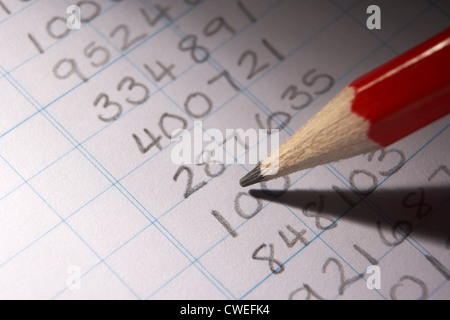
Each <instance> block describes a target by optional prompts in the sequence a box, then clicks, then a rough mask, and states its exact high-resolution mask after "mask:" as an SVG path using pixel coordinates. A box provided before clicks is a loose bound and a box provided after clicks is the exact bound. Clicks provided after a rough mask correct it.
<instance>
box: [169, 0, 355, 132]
mask: <svg viewBox="0 0 450 320" xmlns="http://www.w3.org/2000/svg"><path fill="white" fill-rule="evenodd" d="M360 1H361V0H358V1H356V2H355V3H354V4H353V5H355V4H356V3H357V2H360ZM344 13H345V12H341V13H339V14H338V15H336V17H334V18H333V19H331V20H330V21H329V22H328V23H327V24H325V26H323V27H322V28H320V29H319V30H318V31H316V32H315V33H314V34H312V35H311V36H310V37H308V39H306V40H305V41H303V42H302V43H301V44H300V45H299V46H298V47H297V48H296V49H294V50H293V51H292V52H290V53H289V54H288V55H287V56H286V57H285V58H284V59H283V60H282V61H279V62H277V63H275V64H274V65H273V66H272V67H269V68H268V69H267V70H266V71H265V72H263V73H262V74H261V75H260V76H259V77H257V78H256V79H255V80H253V82H251V84H250V85H248V86H244V85H242V83H240V82H239V81H238V80H237V79H235V78H234V77H233V76H231V75H230V78H231V79H232V80H233V82H234V83H236V84H237V85H238V86H239V87H240V88H241V91H239V92H238V94H237V95H239V94H241V93H242V94H243V95H244V96H245V97H246V98H247V99H249V100H250V102H252V103H253V104H254V105H255V106H256V107H258V109H260V110H261V111H262V112H264V113H265V114H266V115H267V116H269V115H270V114H271V113H272V111H271V110H270V108H269V107H267V106H265V105H264V104H263V103H262V102H261V101H260V100H258V99H257V98H256V97H255V96H254V95H253V94H252V93H251V92H250V91H249V90H248V88H250V87H251V86H252V85H253V84H255V83H256V82H258V81H259V80H260V79H262V78H263V77H265V76H266V75H267V74H268V73H270V72H271V71H273V70H274V69H276V67H278V66H279V65H280V64H281V63H282V62H284V61H286V60H288V59H289V58H290V57H292V56H293V55H294V54H295V53H296V52H297V51H299V50H300V49H301V48H303V47H304V46H306V45H307V44H308V43H309V42H310V41H312V40H313V39H314V38H315V37H317V36H318V35H319V34H320V33H322V32H323V31H325V30H326V29H328V28H329V27H330V26H331V25H333V24H334V23H335V22H336V21H337V20H339V19H340V18H341V17H343V16H344ZM171 29H172V30H173V32H174V33H175V34H176V35H177V36H179V37H180V38H181V39H184V38H185V37H186V34H185V33H184V32H183V31H182V30H180V28H179V27H178V26H176V25H173V26H172V28H171ZM207 62H208V63H209V65H211V66H212V67H213V68H214V69H215V70H216V71H219V72H221V71H223V70H224V68H223V67H221V66H220V64H219V63H218V62H217V61H215V60H214V58H213V57H212V56H210V57H209V59H208V61H207ZM274 121H275V122H276V123H277V122H278V121H277V119H275V118H274ZM278 124H279V125H283V124H284V122H282V123H281V124H280V123H279V122H278ZM286 129H287V130H288V131H290V133H291V134H293V133H294V131H293V130H292V129H290V128H289V127H288V126H286Z"/></svg>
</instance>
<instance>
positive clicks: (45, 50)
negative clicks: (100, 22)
mask: <svg viewBox="0 0 450 320" xmlns="http://www.w3.org/2000/svg"><path fill="white" fill-rule="evenodd" d="M38 1H40V0H36V2H38ZM118 4H119V2H117V3H115V4H112V5H111V6H109V7H108V8H106V9H105V10H103V11H101V12H100V13H99V14H98V15H97V16H96V17H95V18H93V19H92V20H90V21H89V22H86V23H84V24H83V25H82V26H81V29H80V30H82V29H84V28H85V26H87V25H90V24H91V22H93V21H95V20H97V19H98V18H99V17H100V16H102V15H104V14H105V13H107V12H108V11H109V10H111V9H112V8H114V7H115V6H117V5H118ZM78 31H79V30H73V32H70V33H68V34H67V35H66V36H65V37H62V38H61V39H57V40H56V41H55V42H53V43H52V44H51V45H49V46H48V47H47V48H45V49H43V51H44V52H43V53H45V52H47V51H48V50H50V49H51V48H53V47H55V46H57V45H58V44H61V43H62V42H64V40H66V39H68V38H70V37H71V36H72V35H74V34H76V33H77V32H78ZM43 53H37V54H35V55H34V56H31V57H29V58H28V59H26V60H25V61H23V62H21V63H19V64H18V65H17V66H15V67H14V68H12V69H11V70H9V71H7V72H6V73H5V74H2V75H1V76H0V79H1V78H3V77H4V76H6V75H8V74H10V73H13V72H14V71H16V70H18V69H20V68H21V67H22V66H24V65H26V64H27V63H28V62H30V61H32V60H33V59H35V58H37V57H40V56H41V55H42V54H43Z"/></svg>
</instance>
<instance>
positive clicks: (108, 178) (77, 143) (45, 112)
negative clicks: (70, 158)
mask: <svg viewBox="0 0 450 320" xmlns="http://www.w3.org/2000/svg"><path fill="white" fill-rule="evenodd" d="M0 67H1V66H0ZM9 78H12V76H11V75H10V76H8V77H7V79H8V80H9ZM12 79H13V78H12ZM15 81H16V82H17V80H15ZM17 83H18V82H17ZM11 84H12V83H11ZM12 85H13V84H12ZM18 85H19V86H20V87H21V88H22V90H24V91H25V92H26V93H27V94H28V95H30V94H29V93H28V92H27V91H26V90H25V89H24V88H23V87H22V86H21V85H20V84H19V83H18ZM13 86H14V85H13ZM15 88H16V87H15ZM16 89H17V88H16ZM19 92H20V93H21V94H22V92H21V91H19ZM24 97H25V98H26V99H27V100H28V101H29V102H30V103H31V104H32V105H33V106H34V103H33V102H31V101H30V100H29V98H28V97H27V96H25V95H24ZM30 97H31V98H32V99H33V100H34V98H33V97H32V96H31V95H30ZM34 101H35V103H36V104H38V105H39V103H38V102H37V101H36V100H34ZM39 106H40V105H39ZM36 108H37V107H36ZM43 115H44V117H45V118H46V119H47V120H48V121H49V122H50V123H51V124H52V125H53V126H54V127H55V128H56V129H57V130H58V131H59V132H60V133H61V134H62V135H63V136H64V137H65V138H66V139H67V140H68V141H69V142H70V143H72V144H73V145H74V146H76V145H79V142H78V141H77V140H76V139H75V138H74V137H73V136H71V135H70V133H69V132H68V131H67V130H66V129H65V128H64V127H63V126H62V125H61V124H59V123H58V122H57V121H56V120H55V119H54V118H53V116H52V115H51V114H49V113H48V112H47V111H44V113H43ZM47 115H48V116H49V117H50V118H51V119H52V120H53V121H55V122H56V124H57V125H55V124H54V123H53V122H52V120H50V119H48V118H47ZM58 126H60V127H61V128H62V130H64V131H65V132H66V134H68V135H69V136H70V137H68V136H67V135H66V134H65V133H64V132H62V131H61V129H60V128H59V127H58ZM71 139H73V140H74V141H75V142H73V141H72V140H71ZM80 147H81V149H83V151H82V150H80V149H79V148H78V147H77V149H78V151H80V153H81V154H82V155H83V156H84V157H85V158H86V159H87V160H88V161H89V162H90V163H91V164H92V165H93V166H94V167H95V168H96V169H97V170H98V171H99V172H100V173H101V174H103V176H104V177H105V178H106V179H107V180H108V181H109V182H110V183H113V186H114V187H116V188H117V190H118V191H119V192H120V193H122V195H123V196H124V197H125V198H126V199H127V200H128V201H129V202H130V203H131V204H132V205H133V206H135V207H136V209H138V210H139V212H141V214H142V215H143V216H144V217H145V218H146V219H148V220H149V221H150V222H152V220H150V219H149V217H148V216H147V214H148V215H150V217H151V218H153V219H155V218H154V216H153V215H152V214H150V212H149V211H148V210H147V209H146V208H145V207H143V206H142V205H141V204H140V203H139V202H138V204H139V205H140V206H141V207H142V208H143V209H144V211H145V212H147V214H145V213H144V212H143V211H142V210H141V209H140V208H139V207H138V206H136V204H135V203H134V202H133V201H132V200H131V199H130V198H128V197H127V196H126V195H125V194H124V192H123V191H122V190H121V188H123V189H124V190H125V192H127V193H128V194H129V195H130V196H131V197H132V198H133V199H134V200H135V201H137V200H136V198H134V197H133V196H132V195H131V193H130V192H129V191H128V190H127V189H126V188H124V187H123V186H122V185H121V184H120V182H118V181H117V180H116V179H115V178H114V177H113V176H112V174H110V173H109V172H108V171H107V170H106V169H105V168H104V167H103V166H102V165H101V164H100V162H99V161H98V160H97V159H95V157H93V156H92V155H91V154H90V153H89V152H88V151H87V150H86V149H85V148H84V147H83V146H80ZM84 152H86V153H87V154H88V155H89V156H87V155H86V154H85V153H84ZM89 157H91V158H92V159H93V160H91V159H90V158H89ZM93 161H95V162H96V163H97V164H98V165H99V166H100V167H101V168H102V169H103V170H104V171H105V172H106V174H108V175H109V176H110V177H111V179H112V180H115V182H113V181H111V179H110V177H108V176H107V175H106V174H105V172H103V170H101V169H100V168H99V167H98V166H97V165H95V164H94V162H93ZM119 186H120V187H121V188H119ZM158 224H159V225H161V224H160V223H159V222H158ZM161 226H162V225H161ZM155 227H156V229H157V230H158V231H160V232H161V233H162V234H163V235H164V236H165V237H166V238H167V239H168V240H169V241H170V242H171V243H172V244H173V245H174V246H175V247H176V248H177V249H178V250H179V251H180V252H181V253H182V254H183V255H184V256H185V257H186V258H187V259H188V260H189V261H191V259H190V258H189V257H188V256H187V255H186V253H185V252H184V251H183V250H181V249H180V248H179V247H178V245H177V244H175V243H174V242H173V241H172V240H171V239H169V237H168V236H167V235H166V234H165V233H164V232H163V231H161V230H160V228H159V227H158V226H157V225H155ZM162 227H163V228H164V226H162ZM164 231H166V232H167V233H169V234H170V236H171V237H172V238H173V239H175V240H176V241H177V242H178V243H179V241H178V240H177V239H176V238H175V237H174V236H173V235H172V234H171V233H170V232H169V231H168V230H167V229H166V228H164ZM180 244H181V243H180ZM182 247H183V249H185V248H184V246H182ZM185 250H186V249H185ZM186 251H187V252H188V253H189V254H190V255H191V256H192V257H193V255H192V254H191V253H190V252H189V251H188V250H186ZM104 263H105V264H106V262H104ZM110 269H111V271H112V272H113V273H114V272H115V271H113V270H112V268H110ZM199 270H200V269H199ZM200 271H201V272H203V271H202V270H200ZM206 272H208V273H210V272H209V271H207V270H206ZM205 276H206V275H205ZM206 277H207V278H208V279H209V280H210V281H211V279H210V278H209V277H208V276H206ZM213 277H214V276H213ZM119 280H121V278H120V277H119ZM121 281H123V280H121ZM213 284H214V283H213ZM126 286H127V287H129V285H128V284H126ZM225 289H226V288H225ZM219 290H220V289H219ZM226 290H227V291H228V289H226Z"/></svg>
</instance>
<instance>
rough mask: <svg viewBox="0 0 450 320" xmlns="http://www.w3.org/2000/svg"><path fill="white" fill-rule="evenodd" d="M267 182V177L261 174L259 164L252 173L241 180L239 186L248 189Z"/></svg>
mask: <svg viewBox="0 0 450 320" xmlns="http://www.w3.org/2000/svg"><path fill="white" fill-rule="evenodd" d="M264 180H265V177H264V176H263V175H262V174H261V169H260V165H259V164H258V165H257V166H256V167H255V168H254V169H253V170H252V171H250V172H249V173H247V174H246V175H245V176H244V177H243V178H242V179H241V180H239V184H240V185H241V187H248V186H251V185H252V184H255V183H258V182H262V181H264Z"/></svg>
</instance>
